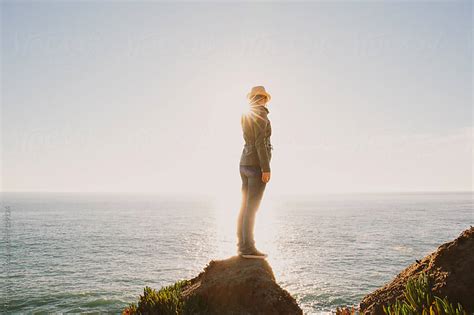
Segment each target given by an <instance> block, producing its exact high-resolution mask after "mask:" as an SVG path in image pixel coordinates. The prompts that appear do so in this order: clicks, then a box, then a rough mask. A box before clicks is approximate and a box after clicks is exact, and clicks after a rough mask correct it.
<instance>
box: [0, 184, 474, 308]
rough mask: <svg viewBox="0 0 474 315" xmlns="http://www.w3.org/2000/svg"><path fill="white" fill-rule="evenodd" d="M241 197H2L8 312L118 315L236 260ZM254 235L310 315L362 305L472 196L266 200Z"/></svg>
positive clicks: (471, 219)
mask: <svg viewBox="0 0 474 315" xmlns="http://www.w3.org/2000/svg"><path fill="white" fill-rule="evenodd" d="M238 202H239V200H238V199H237V200H228V202H227V203H226V202H225V201H224V202H223V201H219V202H217V201H215V200H212V199H205V198H183V197H178V196H151V195H150V196H148V195H131V194H36V193H29V194H24V193H22V194H14V193H4V194H2V207H1V213H0V223H1V224H0V231H1V234H0V236H1V239H0V244H1V245H0V257H1V258H0V259H1V261H0V263H1V265H2V268H3V269H2V272H1V275H0V283H1V284H0V290H1V292H0V294H1V295H0V313H12V314H13V313H50V312H55V313H66V312H73V313H119V312H120V311H121V310H122V309H123V308H124V307H125V306H126V305H128V303H130V302H134V301H136V300H137V297H138V295H139V294H140V293H142V290H143V287H144V286H151V287H154V288H160V287H161V286H164V285H168V284H171V283H174V282H175V281H176V280H178V279H185V278H191V277H194V276H196V275H197V274H198V273H199V272H200V271H201V270H202V268H203V267H205V266H206V264H207V263H208V262H209V260H211V259H223V258H227V257H229V256H231V255H234V254H235V235H234V231H235V219H236V214H237V210H238V206H239V205H238ZM257 220H258V221H257V226H256V229H257V231H256V239H257V245H258V247H259V248H260V249H261V250H262V251H266V252H268V253H269V255H270V257H269V262H270V264H271V265H272V267H273V270H274V273H275V276H276V278H277V281H278V282H279V284H280V285H281V286H282V287H283V288H285V289H286V290H288V291H289V292H290V293H291V294H292V295H293V296H294V297H295V298H296V299H297V300H298V302H299V303H300V305H301V307H302V308H303V309H304V311H305V312H306V313H307V314H316V313H322V312H328V311H330V310H332V309H334V308H335V307H336V306H338V305H353V304H357V303H358V302H359V301H360V299H361V298H362V297H363V296H364V295H365V294H367V293H369V292H371V291H372V290H374V289H376V288H378V287H379V286H381V285H382V284H384V283H385V282H387V281H389V280H390V279H391V278H392V277H394V276H395V275H396V274H397V273H398V272H400V271H401V270H402V269H404V268H405V267H406V266H408V265H409V264H411V263H412V262H414V261H415V259H419V258H421V257H423V256H424V255H426V254H428V253H430V252H431V251H433V250H435V249H436V248H437V246H439V245H440V244H441V243H443V242H446V241H450V240H452V239H454V238H455V237H457V236H458V235H459V234H460V233H461V232H462V231H463V230H465V229H467V228H468V227H469V226H470V225H474V210H473V195H472V193H436V194H435V193H433V194H412V193H411V194H359V195H357V194H353V195H342V194H340V195H325V196H321V195H316V196H312V197H308V196H306V197H300V198H296V197H293V198H273V197H268V196H266V197H265V199H264V200H263V203H262V206H261V209H260V211H259V213H258V216H257Z"/></svg>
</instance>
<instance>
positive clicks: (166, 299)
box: [122, 280, 207, 315]
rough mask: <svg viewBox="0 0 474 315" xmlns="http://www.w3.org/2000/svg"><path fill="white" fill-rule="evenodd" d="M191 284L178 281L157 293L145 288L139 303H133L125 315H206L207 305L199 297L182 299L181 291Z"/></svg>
mask: <svg viewBox="0 0 474 315" xmlns="http://www.w3.org/2000/svg"><path fill="white" fill-rule="evenodd" d="M188 284H189V281H188V280H183V281H178V282H176V283H175V284H173V285H170V286H167V287H164V288H161V289H160V290H158V291H156V290H155V289H152V288H150V287H145V289H144V290H143V295H140V297H139V300H138V303H137V304H136V303H131V304H130V305H129V306H128V307H127V308H126V309H125V310H124V311H123V313H122V314H123V315H139V314H160V315H186V314H206V311H207V305H206V303H205V302H204V301H203V300H202V299H201V298H199V297H197V296H191V297H189V298H187V299H182V297H181V291H182V289H183V288H184V287H185V286H186V285H188Z"/></svg>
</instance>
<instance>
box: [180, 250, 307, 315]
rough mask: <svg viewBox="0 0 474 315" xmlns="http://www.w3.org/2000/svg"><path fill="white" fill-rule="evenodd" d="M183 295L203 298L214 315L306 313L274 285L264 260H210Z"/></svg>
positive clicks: (289, 314) (236, 258) (270, 269)
mask: <svg viewBox="0 0 474 315" xmlns="http://www.w3.org/2000/svg"><path fill="white" fill-rule="evenodd" d="M182 295H183V297H184V298H186V297H187V296H193V295H197V296H199V297H201V298H202V299H203V300H204V301H206V303H207V305H208V306H209V308H210V309H209V313H212V314H220V315H221V314H222V315H231V314H236V315H237V314H238V315H247V314H248V315H250V314H252V315H257V314H262V315H264V314H269V315H277V314H281V315H293V314H303V312H302V310H301V309H300V307H299V306H298V304H297V303H296V301H295V299H294V298H293V297H292V296H291V295H290V294H289V293H288V292H287V291H285V290H283V289H282V288H281V287H280V286H279V285H278V284H277V283H276V282H275V276H274V275H273V271H272V268H271V267H270V265H269V264H268V262H267V261H266V260H261V259H245V258H241V257H238V256H235V257H231V258H229V259H226V260H218V261H211V262H210V263H209V265H208V266H207V267H206V268H205V269H204V271H203V272H201V273H200V274H199V275H198V276H197V277H196V278H194V279H192V280H191V282H190V284H189V285H188V286H187V287H186V288H184V289H183V291H182Z"/></svg>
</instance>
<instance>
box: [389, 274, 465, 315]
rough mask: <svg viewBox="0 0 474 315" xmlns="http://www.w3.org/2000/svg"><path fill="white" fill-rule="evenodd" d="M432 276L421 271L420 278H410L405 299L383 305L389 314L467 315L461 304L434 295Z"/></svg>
mask: <svg viewBox="0 0 474 315" xmlns="http://www.w3.org/2000/svg"><path fill="white" fill-rule="evenodd" d="M430 282H431V281H430V278H429V277H428V276H427V275H426V274H425V273H424V272H422V273H420V275H419V276H418V278H412V279H409V280H408V282H407V284H406V287H405V291H404V292H403V294H404V296H405V300H403V301H401V300H397V301H396V302H395V303H394V304H392V305H387V306H385V305H384V307H383V310H384V312H385V314H387V315H418V314H421V315H425V314H426V315H467V313H466V312H465V311H464V309H463V308H462V306H461V304H459V303H458V304H457V305H453V304H452V303H450V302H449V301H448V299H447V298H446V297H445V298H444V299H441V298H440V297H437V296H434V295H433V292H432V291H431V284H430Z"/></svg>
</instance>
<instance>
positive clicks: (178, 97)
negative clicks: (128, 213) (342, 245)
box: [1, 1, 473, 195]
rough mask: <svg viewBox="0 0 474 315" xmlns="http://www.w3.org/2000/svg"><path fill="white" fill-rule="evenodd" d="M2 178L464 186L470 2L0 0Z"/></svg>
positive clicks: (220, 187)
mask: <svg viewBox="0 0 474 315" xmlns="http://www.w3.org/2000/svg"><path fill="white" fill-rule="evenodd" d="M1 8H2V16H1V17H2V51H1V54H2V62H1V66H2V121H1V122H2V126H1V132H2V146H1V148H2V190H3V191H108V192H113V191H118V192H122V191H131V192H178V193H191V192H192V193H209V194H221V195H233V194H236V192H237V193H239V187H240V176H239V173H238V162H239V157H240V153H241V150H242V144H243V140H242V135H241V129H240V113H241V111H242V109H243V108H245V106H246V104H247V103H246V99H245V94H246V93H247V92H248V90H249V89H250V88H251V87H252V86H253V85H264V86H265V87H266V88H267V90H268V91H269V92H270V93H271V94H272V96H273V99H272V101H271V103H270V104H269V110H270V114H269V118H270V120H271V121H272V126H273V136H272V143H273V146H274V151H273V159H272V164H271V166H272V180H271V182H270V184H269V186H268V190H269V191H270V192H271V193H273V194H278V193H320V192H350V191H355V192H362V191H364V192H365V191H367V192H370V191H377V192H381V191H419V190H429V191H431V190H436V191H439V190H472V176H473V163H472V162H473V156H472V145H473V112H472V12H473V8H472V3H471V2H470V1H465V2H449V3H448V2H432V1H422V2H410V1H403V2H384V3H381V2H375V1H370V2H359V1H350V2H349V1H347V2H343V1H338V2H332V3H331V2H317V3H300V4H296V3H258V4H251V3H229V4H218V3H206V4H197V3H194V4H190V3H187V4H185V3H182V4H174V3H158V2H143V3H138V4H137V3H132V2H120V3H119V2H110V1H95V2H85V1H77V2H75V3H71V2H66V1H56V2H39V1H38V2H30V3H29V2H17V3H14V2H6V1H2V4H1Z"/></svg>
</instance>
